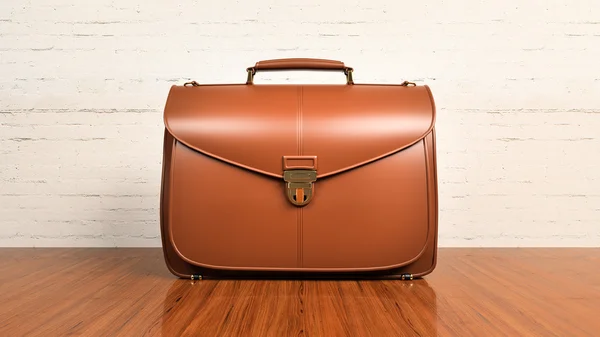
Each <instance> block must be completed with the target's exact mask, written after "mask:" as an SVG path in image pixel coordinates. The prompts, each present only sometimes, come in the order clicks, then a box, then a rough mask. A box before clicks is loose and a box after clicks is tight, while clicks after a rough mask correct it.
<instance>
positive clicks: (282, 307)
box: [162, 279, 437, 337]
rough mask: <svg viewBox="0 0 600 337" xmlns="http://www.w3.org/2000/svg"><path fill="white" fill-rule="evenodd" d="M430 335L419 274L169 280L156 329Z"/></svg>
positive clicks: (425, 288)
mask: <svg viewBox="0 0 600 337" xmlns="http://www.w3.org/2000/svg"><path fill="white" fill-rule="evenodd" d="M303 334H304V335H309V336H380V337H382V336H436V335H437V300H436V293H435V291H434V290H433V289H432V288H431V287H430V286H429V284H428V283H427V281H426V280H424V279H421V280H414V281H400V280H393V281H391V280H390V281H329V280H327V281H324V280H310V281H307V280H281V281H279V280H278V281H274V280H244V281H239V280H220V281H216V280H202V281H190V280H176V281H174V282H173V283H172V284H171V286H170V288H169V290H168V292H167V295H166V297H165V300H164V307H163V316H162V335H163V336H181V335H194V336H249V337H251V336H298V335H303Z"/></svg>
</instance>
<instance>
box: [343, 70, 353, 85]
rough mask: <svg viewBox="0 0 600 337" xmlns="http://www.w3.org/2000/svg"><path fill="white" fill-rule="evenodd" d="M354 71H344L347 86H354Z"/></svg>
mask: <svg viewBox="0 0 600 337" xmlns="http://www.w3.org/2000/svg"><path fill="white" fill-rule="evenodd" d="M353 71H354V70H353V69H352V68H346V70H344V74H346V84H354V80H353V79H352V72H353Z"/></svg>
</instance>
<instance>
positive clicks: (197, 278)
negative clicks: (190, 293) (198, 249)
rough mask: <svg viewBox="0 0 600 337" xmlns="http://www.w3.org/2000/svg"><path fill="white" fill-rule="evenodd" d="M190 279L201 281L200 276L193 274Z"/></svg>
mask: <svg viewBox="0 0 600 337" xmlns="http://www.w3.org/2000/svg"><path fill="white" fill-rule="evenodd" d="M190 278H191V279H192V280H201V279H202V275H194V274H192V275H191V276H190Z"/></svg>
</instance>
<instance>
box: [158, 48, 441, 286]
mask: <svg viewBox="0 0 600 337" xmlns="http://www.w3.org/2000/svg"><path fill="white" fill-rule="evenodd" d="M308 60H312V61H310V62H313V63H312V64H317V63H318V64H320V65H323V64H325V65H326V66H329V65H331V66H332V67H333V66H336V67H337V66H340V64H341V67H342V68H343V67H345V65H344V64H343V63H341V62H339V63H336V62H334V61H330V60H322V61H321V62H320V61H319V60H315V59H308ZM261 62H262V65H263V66H265V65H266V66H272V65H273V64H274V63H281V64H284V63H285V64H286V66H290V65H291V66H297V65H298V64H299V63H302V64H307V62H308V61H307V59H290V60H288V61H286V60H275V61H272V60H271V61H261ZM261 62H258V63H257V64H256V66H261ZM310 62H308V63H310ZM435 113H436V110H435V103H434V100H433V96H432V93H431V91H430V89H429V87H427V86H406V85H381V84H351V85H348V84H346V85H342V84H340V85H329V84H328V85H323V84H310V85H290V84H268V85H267V84H263V85H260V84H253V85H247V84H220V85H216V84H213V85H211V84H204V85H195V86H173V87H172V88H171V90H170V92H169V95H168V99H167V102H166V105H165V110H164V123H165V134H164V147H163V175H162V186H161V207H160V208H161V219H160V220H161V234H162V243H163V250H164V254H165V260H166V263H167V266H168V267H169V270H170V271H171V272H172V273H173V274H174V275H177V276H179V277H186V278H189V277H190V275H192V274H199V275H203V276H204V277H227V276H249V275H252V276H261V275H266V276H269V277H275V276H284V275H288V276H290V275H292V276H309V277H312V276H316V277H336V278H340V277H382V278H385V277H396V276H398V275H401V274H412V275H413V276H414V277H422V276H424V275H427V274H428V273H431V272H432V271H433V269H434V268H435V265H436V256H437V231H438V225H437V218H438V205H437V169H436V149H435ZM290 170H291V171H294V172H305V171H303V170H307V171H316V175H315V177H316V180H315V181H314V182H313V183H312V185H310V186H311V187H310V188H299V187H297V186H296V187H293V188H292V189H291V192H289V193H291V194H290V195H292V196H293V198H295V199H297V200H301V199H306V197H307V193H308V194H311V193H312V194H311V195H310V196H311V199H310V202H309V203H307V204H305V205H302V206H298V205H295V204H293V203H292V202H290V200H289V199H288V196H286V193H287V192H286V181H284V178H285V173H286V171H288V172H289V171H290ZM295 170H300V171H295ZM301 177H303V176H301Z"/></svg>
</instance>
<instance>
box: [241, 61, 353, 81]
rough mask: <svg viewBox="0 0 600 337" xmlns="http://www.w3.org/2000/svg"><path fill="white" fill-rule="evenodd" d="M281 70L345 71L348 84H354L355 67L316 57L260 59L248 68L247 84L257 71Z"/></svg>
mask: <svg viewBox="0 0 600 337" xmlns="http://www.w3.org/2000/svg"><path fill="white" fill-rule="evenodd" d="M259 70H260V71H274V70H277V71H280V70H324V71H343V72H344V74H345V75H346V84H354V81H353V80H352V71H353V69H352V68H350V67H347V66H346V65H344V63H343V62H340V61H335V60H326V59H314V58H287V59H273V60H263V61H258V62H256V64H255V65H254V66H253V67H249V68H247V69H246V71H247V72H248V79H247V80H246V84H253V82H252V81H253V80H254V75H255V74H256V72H257V71H259Z"/></svg>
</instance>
